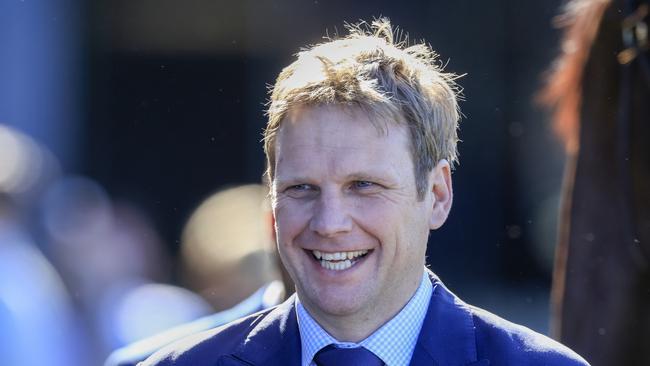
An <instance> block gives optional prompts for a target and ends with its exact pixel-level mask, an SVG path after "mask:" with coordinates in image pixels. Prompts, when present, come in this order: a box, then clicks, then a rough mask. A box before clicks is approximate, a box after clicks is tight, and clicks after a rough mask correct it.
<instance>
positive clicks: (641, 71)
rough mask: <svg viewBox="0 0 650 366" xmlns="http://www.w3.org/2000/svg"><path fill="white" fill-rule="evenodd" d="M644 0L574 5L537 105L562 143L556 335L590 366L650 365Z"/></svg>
mask: <svg viewBox="0 0 650 366" xmlns="http://www.w3.org/2000/svg"><path fill="white" fill-rule="evenodd" d="M649 8H650V6H649V2H648V1H647V0H646V1H612V0H574V1H571V2H569V3H568V4H567V8H566V11H565V12H564V14H563V15H561V16H560V17H559V18H558V19H559V22H560V25H561V26H563V27H564V29H565V30H564V38H563V43H562V53H561V55H560V56H559V57H558V60H557V61H556V64H555V67H554V69H553V71H552V73H551V75H550V78H549V83H548V85H547V87H546V89H545V90H544V91H543V92H542V94H541V97H542V100H543V101H544V102H545V103H547V104H548V105H551V106H552V107H553V108H554V112H555V114H554V126H555V129H556V132H557V133H558V134H559V135H560V136H561V137H562V139H563V140H564V142H565V146H566V151H567V165H566V171H565V183H564V187H563V194H564V196H563V204H562V209H561V213H560V215H561V217H560V230H559V243H558V248H557V252H556V269H555V273H554V279H553V292H552V306H553V313H554V314H553V315H554V318H553V331H554V333H555V336H556V337H558V338H559V339H560V340H561V341H562V342H563V343H565V344H567V345H568V346H570V347H571V348H573V349H574V350H576V351H577V352H578V353H580V354H581V355H583V356H584V357H585V358H586V359H587V360H588V361H590V362H591V363H593V364H594V365H598V366H600V365H612V366H614V365H616V366H618V365H626V366H629V365H645V366H647V365H650V270H649V264H650V66H649V64H650V62H649V61H648V59H649V56H648V46H649V41H648V27H647V25H648V9H649Z"/></svg>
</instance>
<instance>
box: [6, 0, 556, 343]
mask: <svg viewBox="0 0 650 366" xmlns="http://www.w3.org/2000/svg"><path fill="white" fill-rule="evenodd" d="M559 5H560V2H559V1H558V0H552V1H535V2H532V1H514V0H509V1H506V0H500V1H490V2H479V1H467V0H463V1H402V2H395V1H376V0H375V1H342V0H337V1H319V0H317V1H297V0H291V1H252V0H248V1H238V2H236V1H217V0H209V1H208V0H186V1H172V0H102V1H99V0H95V1H81V0H52V1H29V0H25V1H13V0H9V1H3V2H2V4H1V5H0V24H2V26H1V27H2V29H4V31H2V32H0V45H1V46H0V52H2V54H0V123H4V124H8V125H10V126H13V127H15V128H17V129H19V130H21V131H23V132H25V133H27V134H28V135H31V136H32V137H34V138H35V139H36V140H37V141H39V142H41V143H43V144H45V145H46V146H47V147H48V148H49V149H50V150H52V151H53V152H54V154H55V156H57V157H58V159H59V160H60V162H61V164H62V167H63V170H64V171H66V172H68V173H74V174H82V175H86V176H88V177H90V178H92V179H94V180H96V181H98V182H99V183H100V184H101V185H102V186H104V187H105V188H106V190H107V192H108V193H109V195H110V196H111V197H113V198H115V199H121V200H127V201H131V202H133V203H135V204H136V205H137V206H138V207H140V208H141V209H142V210H144V211H145V212H146V213H147V214H148V215H149V216H150V217H151V218H152V220H153V222H154V225H155V227H156V229H157V230H158V231H159V232H160V233H161V234H162V237H163V239H164V241H165V243H166V246H167V248H168V249H169V252H170V253H172V254H175V253H176V251H177V249H178V245H179V239H180V233H181V229H182V227H183V224H184V223H185V221H186V219H187V218H188V216H189V214H190V213H191V212H192V210H193V209H194V208H195V207H196V206H197V205H198V204H199V203H200V202H201V201H202V200H203V199H204V198H206V197H207V196H208V195H209V194H211V193H212V192H214V191H215V190H217V189H219V188H223V187H225V186H230V185H235V184H240V183H249V182H260V180H261V175H262V172H263V168H264V160H263V152H262V147H261V144H260V142H259V141H260V138H261V131H262V129H263V126H264V125H265V117H264V113H263V111H264V103H265V101H266V90H267V87H268V85H269V84H272V83H273V82H274V78H275V77H276V75H277V74H278V73H279V72H280V70H281V69H282V67H283V66H285V65H287V64H288V63H290V62H291V61H292V55H293V54H295V53H296V52H297V51H299V49H300V47H302V46H305V45H308V44H314V43H317V42H320V41H321V39H322V37H323V36H324V35H325V34H326V33H328V34H330V35H333V34H336V33H337V31H338V32H339V33H345V31H344V30H343V29H344V27H343V23H344V22H345V21H348V22H355V21H357V20H359V19H364V20H371V19H372V18H373V17H376V16H380V15H383V16H387V17H389V18H390V19H391V20H392V22H393V24H394V25H398V26H399V27H400V28H401V29H403V30H405V31H407V32H409V34H410V39H411V40H421V39H424V40H426V41H427V42H428V43H430V44H431V46H432V47H433V49H435V50H436V51H437V52H438V53H439V54H440V59H441V62H443V63H448V64H447V67H446V70H447V71H450V72H454V73H457V74H466V75H465V76H464V77H462V79H460V80H459V83H460V84H461V86H462V87H463V88H464V95H465V99H466V101H464V102H462V103H461V109H462V111H463V113H464V115H465V117H464V118H463V120H462V122H461V129H460V136H461V139H462V140H463V141H462V143H461V144H460V146H459V149H460V165H459V166H458V168H457V170H456V171H455V172H454V174H453V183H454V191H455V197H454V198H455V202H454V205H453V208H452V213H451V216H450V218H449V221H448V222H447V224H446V225H445V226H444V227H443V228H442V229H441V230H439V231H437V232H434V233H433V234H432V236H431V240H430V243H429V263H430V264H431V266H432V268H433V270H434V271H436V272H437V273H438V274H439V275H440V276H441V278H442V279H443V280H445V282H446V283H447V284H448V285H449V286H450V287H451V288H452V289H453V290H455V291H457V292H459V293H460V294H461V295H463V296H464V297H466V299H467V300H469V301H470V302H476V303H478V304H479V305H482V306H485V307H488V308H489V309H491V310H495V311H497V313H499V314H503V315H506V316H509V317H510V318H514V320H517V321H520V322H524V323H526V324H528V325H529V326H532V327H534V328H537V329H538V330H541V331H546V329H547V328H546V319H547V316H548V315H547V304H548V288H549V281H550V271H551V266H552V257H553V248H554V244H555V226H556V218H555V217H556V213H557V205H558V200H559V193H558V192H559V187H560V184H561V175H562V164H563V154H562V151H561V149H560V147H559V144H558V142H557V141H556V140H555V139H554V137H553V136H552V134H551V132H550V129H549V127H548V125H549V123H548V118H547V114H546V113H545V112H544V111H543V110H542V109H540V108H538V107H536V106H535V104H534V102H533V97H534V94H535V92H536V91H537V90H538V89H539V88H540V86H541V85H542V75H543V72H544V71H545V70H547V69H548V68H549V67H550V64H551V61H552V59H553V57H554V55H555V54H556V53H557V51H558V49H559V45H558V43H557V38H558V35H559V33H558V31H557V30H554V29H553V28H552V26H551V19H552V17H553V16H554V15H555V14H556V13H557V12H558V9H559ZM0 153H1V152H0Z"/></svg>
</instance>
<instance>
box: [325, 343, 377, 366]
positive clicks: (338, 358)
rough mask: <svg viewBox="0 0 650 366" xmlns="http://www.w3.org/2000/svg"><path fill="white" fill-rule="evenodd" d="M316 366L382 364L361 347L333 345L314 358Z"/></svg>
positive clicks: (372, 354) (366, 365)
mask: <svg viewBox="0 0 650 366" xmlns="http://www.w3.org/2000/svg"><path fill="white" fill-rule="evenodd" d="M314 363H316V365H317V366H348V365H350V366H352V365H355V366H357V365H359V366H382V365H384V362H383V361H382V360H381V359H380V358H379V357H377V356H375V354H374V353H372V352H370V351H368V350H367V349H365V348H363V347H358V348H336V347H335V346H334V345H333V344H330V345H329V346H327V347H324V348H323V349H321V350H320V351H318V353H316V355H315V356H314Z"/></svg>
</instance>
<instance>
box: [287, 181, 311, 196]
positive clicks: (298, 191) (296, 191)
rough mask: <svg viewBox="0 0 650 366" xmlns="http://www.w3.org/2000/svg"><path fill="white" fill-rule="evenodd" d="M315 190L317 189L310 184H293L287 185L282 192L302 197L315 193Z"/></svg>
mask: <svg viewBox="0 0 650 366" xmlns="http://www.w3.org/2000/svg"><path fill="white" fill-rule="evenodd" d="M317 191H318V189H317V188H316V187H315V186H313V185H311V184H294V185H291V186H288V187H287V188H286V189H285V190H284V193H286V194H287V195H288V196H289V197H293V198H303V197H309V196H311V195H313V194H315V193H316V192H317Z"/></svg>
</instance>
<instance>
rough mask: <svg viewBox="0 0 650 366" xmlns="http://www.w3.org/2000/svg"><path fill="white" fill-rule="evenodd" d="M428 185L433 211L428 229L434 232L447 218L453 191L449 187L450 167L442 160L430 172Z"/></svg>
mask: <svg viewBox="0 0 650 366" xmlns="http://www.w3.org/2000/svg"><path fill="white" fill-rule="evenodd" d="M429 184H430V187H431V192H432V193H433V211H432V213H431V218H430V221H429V228H430V229H431V230H436V229H438V228H440V227H441V226H442V224H444V223H445V221H446V220H447V216H449V211H450V210H451V203H452V201H453V198H454V191H453V189H452V187H451V166H450V165H449V162H448V161H447V160H445V159H442V160H440V161H439V162H438V165H436V167H435V168H433V170H432V171H431V175H430V180H429Z"/></svg>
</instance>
